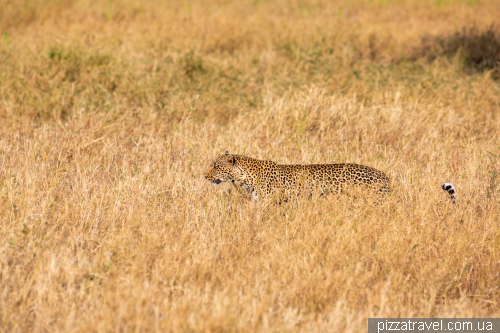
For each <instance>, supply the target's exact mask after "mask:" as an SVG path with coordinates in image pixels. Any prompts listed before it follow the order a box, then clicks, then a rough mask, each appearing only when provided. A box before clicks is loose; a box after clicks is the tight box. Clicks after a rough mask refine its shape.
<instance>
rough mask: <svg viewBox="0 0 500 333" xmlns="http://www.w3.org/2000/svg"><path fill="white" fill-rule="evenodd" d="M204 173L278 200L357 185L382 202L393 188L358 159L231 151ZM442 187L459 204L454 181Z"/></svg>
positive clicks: (253, 195) (258, 196) (251, 193)
mask: <svg viewBox="0 0 500 333" xmlns="http://www.w3.org/2000/svg"><path fill="white" fill-rule="evenodd" d="M204 176H205V178H206V179H207V180H208V181H209V182H210V183H211V184H213V185H215V186H217V185H219V184H221V183H223V182H230V183H232V184H233V185H234V186H235V187H237V188H238V187H239V188H242V189H244V190H245V191H246V192H247V193H248V195H249V197H250V199H251V200H252V201H254V202H257V201H260V200H274V201H276V202H278V203H282V202H287V201H290V200H291V199H292V198H293V197H297V196H299V195H300V193H304V192H306V193H309V194H312V193H318V194H319V196H323V195H325V194H340V193H343V192H345V191H346V190H347V189H350V188H353V187H356V188H359V189H361V191H363V192H364V191H365V190H367V191H370V192H372V193H375V194H376V197H377V199H376V200H377V202H378V203H380V202H383V201H385V197H386V196H387V194H388V193H389V192H390V181H389V177H387V175H386V174H385V173H383V172H381V171H379V170H377V169H375V168H372V167H369V166H365V165H360V164H354V163H337V164H306V165H303V164H278V163H276V162H273V161H268V160H258V159H255V158H251V157H247V156H243V155H236V154H230V153H229V152H228V151H226V152H225V154H223V155H221V156H219V157H218V158H216V159H215V160H214V161H213V162H212V163H211V164H210V166H209V168H208V170H207V171H206V172H205V175H204ZM441 187H442V189H443V190H444V191H446V192H448V194H449V196H450V198H451V201H452V203H453V205H455V201H456V198H457V196H456V191H455V187H454V186H453V185H452V184H451V183H444V184H442V185H441Z"/></svg>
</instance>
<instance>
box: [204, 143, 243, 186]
mask: <svg viewBox="0 0 500 333" xmlns="http://www.w3.org/2000/svg"><path fill="white" fill-rule="evenodd" d="M235 163H236V158H235V156H234V155H232V154H229V152H227V151H226V153H225V154H224V155H222V156H219V157H218V158H217V159H216V160H215V161H213V162H212V164H210V167H209V168H208V171H207V172H206V173H205V178H206V179H207V180H208V181H209V182H210V183H212V185H215V186H217V185H219V184H220V183H222V182H228V181H234V175H233V168H234V165H235Z"/></svg>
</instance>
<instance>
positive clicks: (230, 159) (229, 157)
mask: <svg viewBox="0 0 500 333" xmlns="http://www.w3.org/2000/svg"><path fill="white" fill-rule="evenodd" d="M234 163H236V159H235V158H234V155H227V157H226V164H227V165H229V166H233V165H234Z"/></svg>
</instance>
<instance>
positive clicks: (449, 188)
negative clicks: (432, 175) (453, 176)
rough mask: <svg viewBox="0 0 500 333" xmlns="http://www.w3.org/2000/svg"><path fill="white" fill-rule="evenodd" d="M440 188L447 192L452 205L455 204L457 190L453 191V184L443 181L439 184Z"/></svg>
mask: <svg viewBox="0 0 500 333" xmlns="http://www.w3.org/2000/svg"><path fill="white" fill-rule="evenodd" d="M441 188H442V189H443V190H445V191H446V192H448V194H449V195H450V199H451V201H452V202H453V205H455V201H456V200H457V191H455V187H454V186H453V184H450V183H444V184H443V185H441Z"/></svg>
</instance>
